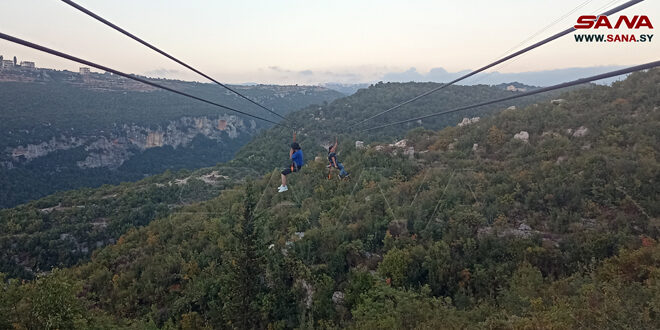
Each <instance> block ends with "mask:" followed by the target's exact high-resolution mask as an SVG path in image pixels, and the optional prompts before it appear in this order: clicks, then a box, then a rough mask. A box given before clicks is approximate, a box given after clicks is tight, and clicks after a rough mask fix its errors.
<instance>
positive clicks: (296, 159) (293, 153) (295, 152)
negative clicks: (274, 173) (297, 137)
mask: <svg viewBox="0 0 660 330" xmlns="http://www.w3.org/2000/svg"><path fill="white" fill-rule="evenodd" d="M289 159H290V160H291V165H290V166H289V167H287V168H285V169H284V171H282V185H281V186H279V187H278V188H277V192H285V191H287V190H289V188H288V187H287V186H286V176H287V175H289V174H291V173H293V172H298V171H299V170H300V168H301V167H302V166H303V164H305V161H304V160H303V152H302V149H301V148H300V145H299V144H298V142H294V143H291V150H289Z"/></svg>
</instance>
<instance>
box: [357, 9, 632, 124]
mask: <svg viewBox="0 0 660 330" xmlns="http://www.w3.org/2000/svg"><path fill="white" fill-rule="evenodd" d="M642 1H644V0H631V1H628V2H626V3H623V4H621V5H620V6H617V7H615V8H612V9H610V10H608V11H606V12H604V13H602V14H600V15H598V16H608V15H612V14H614V13H617V12H619V11H621V10H624V9H626V8H628V7H630V6H633V5H636V4H638V3H640V2H642ZM575 30H576V29H575V27H573V26H571V27H570V28H568V29H566V30H564V31H561V32H559V33H556V34H554V35H552V36H550V37H548V38H545V39H543V40H541V41H539V42H537V43H535V44H533V45H531V46H528V47H526V48H523V49H521V50H519V51H517V52H515V53H513V54H511V55H508V56H506V57H503V58H501V59H499V60H497V61H495V62H492V63H490V64H488V65H486V66H483V67H481V68H479V69H477V70H474V71H472V72H470V73H468V74H466V75H463V76H461V77H459V78H456V79H454V80H452V81H450V82H448V83H446V84H442V85H440V86H438V87H436V88H434V89H432V90H429V91H427V92H425V93H423V94H420V95H417V96H415V97H413V98H411V99H409V100H407V101H405V102H402V103H399V104H397V105H395V106H393V107H391V108H389V109H387V110H385V111H382V112H379V113H377V114H375V115H373V116H371V117H369V118H367V119H364V120H362V121H360V122H358V123H355V124H353V125H351V126H349V127H348V128H349V129H350V128H353V127H355V126H357V125H360V124H362V123H364V122H366V121H369V120H371V119H374V118H376V117H380V116H382V115H384V114H386V113H388V112H390V111H392V110H395V109H398V108H400V107H402V106H404V105H406V104H409V103H412V102H414V101H416V100H419V99H421V98H422V97H425V96H427V95H429V94H432V93H435V92H437V91H439V90H441V89H443V88H446V87H448V86H451V85H453V84H455V83H457V82H459V81H461V80H463V79H466V78H469V77H471V76H474V75H475V74H477V73H479V72H482V71H484V70H487V69H489V68H492V67H494V66H496V65H498V64H500V63H503V62H506V61H508V60H510V59H512V58H514V57H517V56H519V55H522V54H524V53H526V52H528V51H530V50H532V49H534V48H538V47H540V46H542V45H545V44H547V43H549V42H551V41H553V40H556V39H559V38H561V37H563V36H565V35H567V34H570V33H572V32H574V31H575Z"/></svg>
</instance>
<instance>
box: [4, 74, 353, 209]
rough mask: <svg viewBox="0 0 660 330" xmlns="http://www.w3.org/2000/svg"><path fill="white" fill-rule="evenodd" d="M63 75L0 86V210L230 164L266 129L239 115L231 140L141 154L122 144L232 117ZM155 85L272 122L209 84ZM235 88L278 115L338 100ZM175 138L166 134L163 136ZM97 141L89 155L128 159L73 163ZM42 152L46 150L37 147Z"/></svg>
mask: <svg viewBox="0 0 660 330" xmlns="http://www.w3.org/2000/svg"><path fill="white" fill-rule="evenodd" d="M56 74H60V75H63V73H61V72H56V71H52V72H50V75H51V76H56ZM70 76H71V77H69V78H71V79H73V78H75V79H80V78H79V76H78V75H77V74H71V75H70ZM66 77H68V76H66V75H65V76H64V77H60V78H58V79H57V80H56V81H55V82H53V81H50V82H43V83H17V82H3V83H0V104H2V111H0V151H1V152H0V182H2V184H1V185H0V208H6V207H13V206H16V205H18V204H20V203H25V202H27V201H29V200H33V199H36V198H40V197H43V196H46V195H48V194H52V193H54V192H57V191H62V190H70V189H77V188H81V187H98V186H101V185H103V184H118V183H120V182H124V181H137V180H140V179H143V178H144V177H146V176H149V175H154V174H158V173H162V172H164V171H165V170H168V169H169V170H172V171H178V170H181V169H197V168H201V167H208V166H213V165H215V164H217V163H220V162H226V161H228V160H230V159H232V158H233V157H234V154H235V153H236V152H237V151H238V150H239V149H240V147H241V146H243V145H244V144H246V143H247V142H248V141H250V139H251V138H252V136H253V135H254V134H256V133H257V132H258V131H259V130H261V129H263V128H268V127H270V125H266V123H264V122H261V121H257V122H255V124H256V126H255V127H254V128H253V127H251V122H250V120H251V118H247V117H245V118H243V119H244V120H245V123H246V127H243V128H241V127H239V128H238V129H237V130H238V131H237V132H236V133H237V134H235V135H231V134H229V133H227V132H222V133H219V132H216V138H215V139H211V138H208V137H207V136H205V135H203V134H201V133H199V134H197V135H196V136H194V137H192V141H190V142H189V143H187V144H185V145H178V146H177V147H173V146H171V145H164V146H162V147H152V148H149V149H146V150H143V149H140V148H139V147H137V146H136V145H132V144H131V143H130V142H129V141H131V140H135V139H136V136H138V135H140V136H141V135H143V134H147V133H146V132H147V130H149V129H151V130H158V129H160V130H163V131H164V130H166V129H169V126H168V125H171V123H172V122H176V121H178V120H181V119H182V118H184V117H187V118H203V117H208V118H213V119H216V118H217V116H218V115H224V114H232V113H230V112H228V111H225V110H223V109H219V108H217V107H213V106H211V105H206V104H204V103H201V102H198V101H194V100H190V99H187V98H185V97H182V96H179V95H175V94H172V93H170V92H165V91H151V92H149V91H142V92H139V91H132V92H130V91H105V90H91V89H87V88H84V86H85V85H81V86H76V85H72V84H71V83H70V82H69V81H68V80H67V79H66ZM107 79H110V78H107ZM80 83H81V84H82V81H81V82H80ZM162 83H165V84H168V85H173V87H175V88H178V89H182V90H185V91H187V92H189V93H191V94H193V95H198V96H201V97H205V98H208V99H210V100H214V101H217V102H219V103H222V104H225V105H227V106H230V107H234V108H237V109H245V110H246V111H247V112H249V113H252V114H255V115H258V116H262V117H266V118H269V119H271V120H276V119H277V118H276V117H274V116H272V115H270V114H268V113H265V111H263V110H259V109H258V108H257V107H256V106H254V105H250V104H249V103H247V102H246V101H244V100H241V99H240V98H238V97H237V96H234V95H232V94H231V93H229V92H226V91H225V90H223V89H222V88H220V87H218V86H215V85H211V84H200V83H184V82H174V81H162ZM235 88H237V89H240V90H241V91H242V92H244V93H245V94H246V95H247V96H249V97H252V98H253V99H255V100H257V101H258V102H262V103H263V104H264V105H265V106H267V107H269V108H272V109H274V110H275V111H277V112H279V113H282V114H286V113H289V112H291V111H294V110H298V109H300V108H303V107H306V106H308V105H310V104H321V103H324V102H327V101H332V100H334V99H336V98H338V97H340V96H341V94H340V93H338V92H335V91H331V90H327V89H323V88H319V87H312V86H302V87H297V86H267V85H259V86H250V87H242V86H235ZM239 118H241V117H240V116H239ZM176 128H177V129H178V132H177V134H179V135H185V134H187V133H188V131H190V130H192V129H194V128H195V127H194V125H193V124H189V125H188V126H183V125H180V126H177V127H176ZM177 134H170V137H172V136H175V137H176V136H177ZM101 138H105V139H107V140H108V141H110V142H109V143H108V145H104V146H102V148H103V150H102V151H98V150H96V149H98V147H91V149H92V150H96V151H95V152H97V153H101V154H102V155H103V156H104V157H106V158H118V157H122V156H124V155H125V154H128V156H127V158H128V159H127V160H126V161H125V162H123V163H121V162H119V163H118V164H121V166H119V167H118V168H116V169H115V168H114V167H107V166H99V167H94V168H84V169H83V168H80V167H79V166H78V162H82V161H85V159H86V158H87V157H88V155H89V154H90V152H91V151H90V150H89V149H90V145H93V144H94V143H96V141H98V140H99V139H101ZM118 140H121V141H122V142H121V143H123V144H124V145H126V148H127V149H126V150H125V151H124V153H122V152H117V151H116V150H114V149H113V148H114V147H115V146H113V145H112V144H113V143H116V142H117V141H118ZM81 141H82V142H81ZM101 141H103V140H102V139H101ZM112 141H114V142H112ZM51 142H52V143H56V144H57V146H55V147H52V148H57V149H59V150H57V151H54V152H50V153H48V154H45V155H43V156H41V157H38V158H35V159H33V160H31V161H25V159H24V158H21V157H19V158H18V160H17V159H14V158H13V157H12V150H13V149H14V148H17V147H19V146H23V147H26V146H28V145H37V146H39V145H45V144H47V143H51ZM42 149H44V151H45V150H49V149H51V148H50V147H43V146H42Z"/></svg>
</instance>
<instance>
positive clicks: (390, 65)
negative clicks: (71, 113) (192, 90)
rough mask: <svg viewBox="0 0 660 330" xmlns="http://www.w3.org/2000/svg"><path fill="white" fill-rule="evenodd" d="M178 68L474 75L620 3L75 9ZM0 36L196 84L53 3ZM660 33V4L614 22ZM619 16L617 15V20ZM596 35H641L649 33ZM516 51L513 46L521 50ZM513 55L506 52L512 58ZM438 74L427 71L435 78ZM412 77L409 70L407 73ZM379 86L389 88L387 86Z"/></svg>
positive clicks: (574, 63)
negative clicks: (639, 23)
mask: <svg viewBox="0 0 660 330" xmlns="http://www.w3.org/2000/svg"><path fill="white" fill-rule="evenodd" d="M76 2H77V3H78V4H80V5H82V6H84V7H86V8H88V9H90V10H92V11H93V12H95V13H97V14H99V15H100V16H102V17H104V18H106V19H108V20H109V21H111V22H113V23H115V24H117V25H119V26H121V27H123V28H125V29H126V30H128V31H129V32H132V33H134V34H136V35H137V36H139V37H141V38H143V39H145V40H146V41H148V42H150V43H152V44H154V45H156V46H157V47H159V48H161V49H163V50H165V51H166V52H169V53H170V54H172V55H174V56H175V57H178V58H180V59H181V60H183V61H184V62H187V63H189V64H191V65H192V66H194V67H196V68H198V69H200V70H201V71H203V72H205V73H207V74H209V75H211V76H213V77H214V78H216V79H218V80H220V81H222V82H226V83H275V84H319V83H327V82H338V83H365V82H375V81H379V80H383V79H386V78H387V77H392V76H396V75H397V74H401V73H406V72H412V73H415V74H416V75H411V77H421V78H419V79H421V80H424V79H425V77H429V76H432V74H433V72H438V71H437V70H438V69H439V68H442V69H443V70H446V71H448V72H458V71H461V70H470V69H475V68H478V67H480V66H483V65H485V64H487V63H490V62H492V61H493V60H495V59H497V58H499V57H501V56H502V55H504V54H508V53H507V50H510V49H511V48H512V47H514V46H516V45H518V44H519V43H520V42H521V41H523V40H525V39H527V38H528V37H530V36H531V35H533V34H535V33H536V32H537V31H539V30H541V29H543V28H544V27H546V26H547V25H549V24H550V23H552V22H555V21H556V20H557V19H559V18H561V17H562V16H564V15H566V14H567V13H569V12H571V11H572V10H573V9H575V8H576V7H577V6H579V5H582V7H580V8H579V9H578V10H576V11H575V12H574V13H572V14H571V15H568V16H567V17H566V18H565V19H563V20H561V21H560V22H558V23H557V24H555V25H553V26H552V27H551V28H549V29H547V30H545V31H544V32H543V33H541V34H539V35H538V36H536V37H534V38H533V39H532V40H530V41H529V42H528V43H527V44H525V45H529V44H532V43H533V42H536V41H538V40H541V39H542V38H544V37H547V36H549V35H552V34H554V33H556V32H559V31H561V30H564V29H566V28H567V27H570V26H572V25H574V24H575V22H576V19H577V17H578V16H580V15H591V14H595V13H596V11H598V12H599V13H600V12H603V11H604V10H606V9H609V8H612V7H614V6H616V5H619V4H621V3H624V2H625V0H618V1H617V0H552V1H546V0H502V1H492V0H471V1H469V0H465V1H455V0H452V1H449V0H428V1H427V0H406V1H391V0H374V1H372V0H350V1H348V0H333V1H326V0H316V1H309V0H306V1H305V0H278V1H274V0H244V1H227V0H225V1H219V0H185V1H181V0H76ZM1 7H2V8H1V9H0V32H2V33H6V34H9V35H12V36H15V37H19V38H22V39H25V40H28V41H31V42H34V43H37V44H41V45H44V46H47V47H50V48H53V49H56V50H60V51H63V52H67V53H69V54H71V55H74V56H78V57H82V58H85V59H88V60H91V61H94V62H97V63H99V64H103V65H106V66H109V67H112V68H115V69H118V70H120V71H124V72H129V73H136V74H142V75H148V76H154V77H166V78H177V79H184V80H198V81H204V78H201V77H198V76H196V75H195V74H194V73H190V72H188V71H186V69H185V68H183V67H180V66H179V65H177V64H176V63H173V62H171V61H169V60H168V59H166V58H164V57H162V56H161V55H159V54H157V53H155V52H153V51H152V50H149V49H147V48H146V47H144V46H142V45H140V44H138V43H137V42H135V41H133V40H131V39H129V38H127V37H125V36H123V35H121V34H120V33H118V32H116V31H114V30H112V29H110V28H109V27H107V26H105V25H103V24H101V23H100V22H97V21H95V20H94V19H92V18H91V17H88V16H86V15H84V14H82V13H81V12H78V11H77V10H75V9H74V8H72V7H70V6H68V5H67V4H65V3H63V2H61V1H58V0H20V1H19V0H13V1H9V0H5V1H2V6H1ZM622 14H626V15H647V16H649V18H650V20H651V22H652V23H653V25H654V27H655V28H657V26H658V25H660V15H659V14H660V1H658V0H646V1H644V2H642V3H640V4H637V5H635V6H633V7H631V8H628V9H626V10H625V11H623V12H622ZM615 17H618V15H615ZM613 31H615V30H612V31H607V30H598V31H597V32H598V33H635V34H640V33H648V34H653V33H654V31H655V29H653V30H649V29H641V30H627V29H620V30H616V32H613ZM656 38H658V40H656V39H653V41H652V42H651V43H646V44H641V43H636V44H624V43H609V44H608V43H577V42H575V40H574V38H573V37H572V36H570V35H569V36H566V37H563V38H561V39H559V40H556V41H553V42H551V43H549V44H546V45H544V46H541V47H540V48H538V49H535V50H533V51H531V52H529V53H527V54H525V55H524V56H522V57H520V58H519V59H517V60H515V61H512V62H511V63H506V64H504V65H502V66H499V67H496V68H495V69H494V70H496V71H498V72H500V73H515V72H529V71H546V70H556V69H567V68H583V67H594V66H602V67H604V68H606V67H612V66H629V65H634V64H641V63H646V62H651V61H654V60H658V54H660V36H658V37H656ZM519 48H520V47H519ZM509 53H510V51H509ZM0 55H4V56H5V57H6V58H7V57H13V56H17V57H18V60H19V62H20V61H22V60H25V61H34V62H36V63H37V66H38V67H49V68H58V69H68V70H74V71H77V70H78V68H79V67H80V66H81V65H79V64H77V63H73V62H70V61H67V60H62V59H58V58H55V57H53V56H51V55H47V54H42V53H39V52H38V51H35V50H31V49H27V48H24V47H22V46H19V45H14V44H11V43H9V42H7V41H4V40H0ZM434 69H435V70H436V71H433V70H434ZM411 70H412V71H411ZM386 80H387V79H386Z"/></svg>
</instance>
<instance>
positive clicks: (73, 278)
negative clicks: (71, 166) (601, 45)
mask: <svg viewBox="0 0 660 330" xmlns="http://www.w3.org/2000/svg"><path fill="white" fill-rule="evenodd" d="M384 85H385V84H384ZM401 86H405V84H404V85H398V84H396V85H394V86H393V87H395V88H398V87H401ZM377 88H386V87H385V86H380V85H378V86H376V87H373V88H370V89H369V90H372V89H377ZM369 90H366V91H361V92H358V93H357V94H356V96H357V95H360V94H361V93H362V94H364V93H368V92H369ZM383 97H385V96H383ZM659 97H660V70H657V69H656V70H651V71H648V72H640V73H635V74H632V75H630V76H629V77H628V78H627V79H626V80H624V81H622V82H618V83H615V84H614V85H613V86H612V87H606V86H592V87H591V88H587V89H581V90H574V91H571V92H568V93H566V94H564V95H562V98H563V99H565V101H563V102H557V103H558V104H552V103H550V102H548V101H547V100H546V101H543V102H541V101H538V102H537V104H533V105H530V106H527V107H525V108H520V107H519V108H518V109H514V110H505V111H500V112H499V113H498V114H496V115H494V116H490V117H487V118H482V119H481V120H480V121H479V122H477V123H473V124H471V125H467V126H463V127H454V126H452V127H447V128H445V129H442V130H439V131H438V130H428V129H424V128H417V129H414V130H411V131H409V132H408V133H407V136H406V141H405V142H402V143H399V144H398V145H399V146H403V145H404V144H405V148H400V147H398V146H394V145H389V143H390V142H392V141H391V140H392V137H396V136H397V135H398V134H399V133H398V131H394V132H389V133H381V134H383V135H379V136H375V137H372V139H374V140H370V141H372V143H371V145H369V146H368V147H367V148H366V149H356V148H355V147H354V146H353V144H352V140H349V141H351V143H348V142H346V143H343V144H341V147H340V148H341V154H340V158H341V160H342V161H343V162H344V164H345V165H346V166H347V167H348V169H349V171H350V172H351V173H352V174H351V177H352V179H351V180H350V181H339V180H337V179H336V178H333V179H331V180H328V179H327V178H326V175H327V169H326V168H325V160H324V157H322V158H321V160H320V161H318V162H317V161H313V157H314V156H315V155H316V154H320V155H323V154H322V151H321V147H320V146H319V144H320V143H322V142H327V141H326V140H324V139H325V138H326V137H324V136H320V137H318V134H317V135H316V136H315V135H314V134H313V133H314V132H317V131H316V129H317V128H315V127H310V128H307V127H305V130H306V133H307V136H305V134H304V133H303V134H301V135H300V142H301V144H302V145H303V148H304V149H305V150H306V152H307V153H306V155H307V159H308V164H307V165H306V166H305V167H304V168H303V169H302V171H301V172H300V173H296V174H294V175H292V176H291V177H290V190H289V191H288V192H286V193H282V194H278V193H277V192H276V190H275V187H276V186H277V184H278V177H279V174H278V173H277V172H276V171H272V172H268V173H267V174H265V175H263V176H261V177H259V178H258V179H255V180H251V179H246V180H245V182H242V183H240V184H238V185H235V186H233V187H232V188H231V189H225V190H222V193H221V194H220V195H219V196H217V197H214V198H212V199H209V200H207V201H204V202H201V203H193V204H190V202H193V201H194V198H191V199H190V200H189V201H188V202H181V201H180V202H179V203H178V205H179V206H175V208H174V209H172V210H171V211H165V212H159V211H158V210H155V211H154V213H152V214H151V215H153V217H154V218H156V220H154V221H150V222H149V221H147V222H149V223H148V225H146V226H144V227H141V228H130V227H131V226H132V225H138V226H139V225H141V224H131V223H130V222H128V221H125V220H120V222H121V221H124V222H123V223H124V224H125V225H126V227H125V228H126V229H127V230H128V231H127V232H126V233H124V234H122V235H121V236H120V237H119V238H118V239H117V240H116V242H115V243H114V244H112V245H110V246H107V247H103V248H101V249H99V250H97V251H95V252H94V253H93V255H92V257H91V260H90V261H89V262H86V263H83V264H79V265H77V266H75V267H71V268H67V269H59V270H55V271H52V272H49V273H47V274H43V275H40V276H38V277H37V279H36V280H33V281H28V282H24V283H22V282H21V281H20V280H18V279H9V278H11V277H15V276H17V275H20V274H14V275H9V276H7V277H6V279H5V281H4V282H3V283H4V284H3V286H2V290H1V291H0V327H6V328H11V327H12V326H13V327H19V328H74V327H75V328H99V329H101V328H107V329H112V328H134V329H145V328H153V329H156V328H166V329H174V328H180V329H204V328H209V329H211V328H239V329H244V328H271V329H285V328H325V329H333V328H338V327H349V328H356V329H375V328H378V329H400V328H407V329H427V328H434V329H435V328H489V329H492V328H502V329H504V328H609V329H619V328H639V329H654V328H659V327H660V316H659V315H660V314H659V313H660V308H659V307H658V306H660V300H659V297H660V245H658V243H657V241H658V239H659V238H660V232H659V231H660V221H659V220H660V203H658V193H659V189H660V186H658V184H657V182H658V179H659V177H660V163H659V162H658V158H657V155H658V151H660V150H659V148H660V144H659V143H658V140H659V138H660V112H659V110H660V107H659V103H660V99H659ZM347 100H350V98H348V99H343V100H339V101H335V102H334V103H333V104H336V105H329V108H331V109H335V111H336V112H339V110H338V109H339V108H343V106H340V105H341V104H342V103H341V102H349V101H347ZM309 110H310V109H308V110H307V111H309ZM318 110H323V107H321V109H318ZM333 112H334V111H333ZM349 113H351V112H350V110H346V112H345V114H349ZM325 114H329V111H328V112H326V113H325ZM305 115H306V113H305V111H302V112H298V113H296V114H295V116H296V117H297V118H302V117H303V116H305ZM318 115H319V114H318V113H317V114H315V116H318ZM333 115H334V113H333ZM402 116H403V114H402ZM437 120H438V122H437V123H436V124H437V125H442V124H441V122H440V121H441V120H443V119H442V118H438V119H437ZM337 122H340V120H337ZM456 122H457V121H456V120H454V121H452V122H451V123H453V124H455V123H456ZM426 124H427V123H423V124H422V125H426ZM321 126H323V125H321V124H320V123H319V127H321ZM339 126H341V125H339ZM319 129H322V128H319ZM401 129H404V128H401ZM326 131H327V130H326ZM332 133H333V132H332V131H330V132H328V133H327V134H328V135H331V134H332ZM523 133H527V134H523ZM385 134H387V135H385ZM348 138H349V137H348V136H347V137H345V138H342V140H341V141H347V140H348ZM360 138H365V137H362V136H361V137H360ZM288 139H290V132H286V131H282V130H279V129H271V130H269V131H268V132H265V133H263V134H262V135H261V136H260V137H259V138H257V139H255V141H253V142H252V143H250V144H249V145H248V146H246V148H245V149H244V150H243V151H241V152H239V154H238V158H237V159H236V160H235V161H234V162H230V163H229V164H228V166H230V165H233V166H236V167H237V168H238V167H240V166H241V165H242V164H245V163H247V162H252V163H253V164H255V165H254V168H255V169H259V167H260V166H261V167H263V168H265V169H266V171H268V170H270V169H272V168H273V167H277V166H278V165H280V164H279V161H278V159H281V158H282V157H281V154H284V153H286V145H285V144H284V142H285V141H287V140H288ZM378 141H381V142H378ZM383 142H385V143H383ZM410 147H412V148H414V154H412V157H410V156H409V155H404V151H408V150H409V149H408V148H410ZM273 149H274V150H273ZM271 153H272V155H271ZM275 154H279V156H280V157H278V158H276V155H275ZM246 174H247V173H246ZM167 175H170V176H176V175H174V174H167ZM195 175H196V174H194V173H193V174H191V173H182V176H181V177H187V176H195ZM181 177H179V179H180V178H181ZM200 177H201V175H200ZM148 180H156V177H154V178H150V179H148ZM148 180H145V181H141V183H140V184H143V185H146V184H147V183H148ZM170 180H172V181H173V182H174V184H173V185H172V186H171V187H170V186H167V185H165V186H161V187H169V188H168V189H172V191H168V190H163V191H161V192H159V193H162V194H164V195H165V196H163V197H162V198H163V199H165V200H166V199H168V198H171V195H172V194H173V193H175V192H176V190H175V189H177V188H176V187H175V186H176V179H175V178H174V177H171V178H170ZM165 181H166V180H165ZM165 181H162V182H158V183H159V184H160V185H164V183H163V182H165ZM137 184H138V183H135V184H127V185H124V186H118V187H104V188H101V190H88V191H79V192H70V193H66V194H59V195H56V196H53V197H50V198H51V199H50V200H48V199H44V200H41V201H37V202H32V203H30V204H27V205H25V206H22V207H21V208H17V209H12V210H6V211H3V212H5V213H2V225H3V226H5V227H8V224H11V225H13V226H14V228H15V229H14V232H13V235H15V236H16V237H20V236H22V235H27V236H30V235H29V234H27V233H23V232H22V230H23V229H24V228H28V227H29V226H30V225H35V226H43V225H44V224H45V222H46V221H44V220H43V217H42V215H39V214H32V215H30V212H38V210H36V209H37V208H38V207H43V208H46V207H52V206H55V205H59V204H56V203H60V202H61V201H58V200H57V198H69V197H71V198H74V197H75V196H74V195H75V194H78V197H77V198H78V199H79V200H83V199H84V198H86V197H88V196H92V195H94V194H99V196H101V197H105V196H106V195H103V194H107V193H109V192H111V191H112V190H113V189H116V193H117V194H123V192H122V190H129V189H135V188H136V187H137ZM154 185H155V183H154ZM146 186H147V187H148V185H146ZM201 187H206V186H205V185H202V186H201ZM201 187H200V188H199V190H197V191H199V192H200V194H201V195H204V194H205V193H206V192H204V191H203V190H204V188H201ZM103 189H105V190H103ZM210 193H212V194H213V193H217V191H214V192H210ZM67 194H69V195H67ZM141 195H144V196H146V195H145V194H141V193H140V192H135V194H134V195H133V197H132V198H129V199H126V200H124V201H121V202H115V201H110V202H108V203H118V204H124V203H128V204H130V203H135V204H132V206H130V205H128V206H127V208H126V210H139V209H140V207H141V205H142V204H141V201H140V200H139V199H138V197H140V196H141ZM149 195H151V193H149ZM67 196H69V197H67ZM83 196H85V197H83ZM118 196H119V195H118ZM122 196H124V195H122ZM126 196H128V195H126ZM182 196H185V194H184V195H182ZM113 198H116V197H111V198H108V199H113ZM201 199H203V198H200V200H201ZM37 203H42V204H37ZM54 204H55V205H54ZM175 204H177V203H175ZM186 204H190V205H186ZM72 205H80V204H67V205H66V206H67V207H70V206H72ZM182 205H183V206H182ZM62 206H64V204H62ZM173 206H174V205H173ZM117 207H120V205H117ZM75 209H76V208H75V207H73V208H71V209H66V210H53V211H52V212H51V213H50V214H53V215H55V214H57V212H69V211H70V210H75ZM79 209H85V210H86V209H88V207H85V208H79ZM90 209H91V208H90ZM30 210H32V211H30ZM6 212H10V213H6ZM74 212H78V211H74ZM56 219H59V220H56ZM77 219H78V217H77V216H54V217H53V218H52V220H55V221H60V222H62V223H65V222H67V221H70V222H76V221H77ZM120 222H118V223H120ZM49 225H53V227H57V226H60V225H61V224H55V223H49ZM3 229H4V228H3ZM88 229H89V227H87V228H83V227H80V230H88ZM119 231H121V230H119ZM3 232H4V230H3ZM66 238H67V237H64V239H62V240H66ZM3 244H5V243H3ZM9 245H11V244H9ZM36 248H38V249H42V250H43V251H46V250H47V249H46V247H45V246H38V247H36ZM69 248H70V247H69ZM25 253H28V254H29V253H33V251H26V252H25ZM5 259H6V258H5V257H3V260H5Z"/></svg>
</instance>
